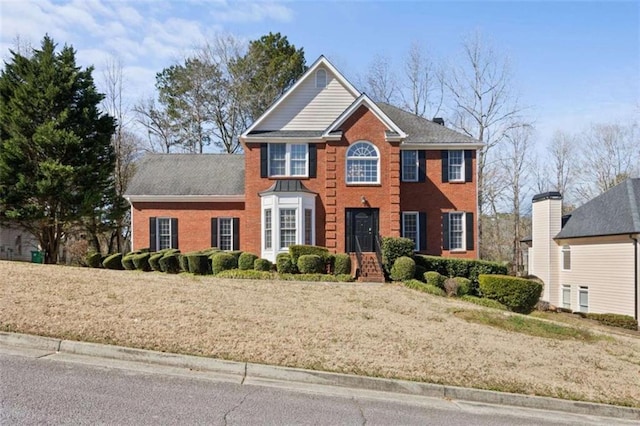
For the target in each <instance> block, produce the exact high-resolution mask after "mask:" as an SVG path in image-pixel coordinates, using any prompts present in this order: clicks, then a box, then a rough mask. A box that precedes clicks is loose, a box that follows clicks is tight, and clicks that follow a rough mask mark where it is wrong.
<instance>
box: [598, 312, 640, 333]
mask: <svg viewBox="0 0 640 426" xmlns="http://www.w3.org/2000/svg"><path fill="white" fill-rule="evenodd" d="M587 318H589V319H592V320H595V321H598V322H600V323H602V324H604V325H608V326H611V327H621V328H626V329H628V330H637V329H638V321H636V319H635V318H633V317H631V316H629V315H620V314H594V313H588V314H587Z"/></svg>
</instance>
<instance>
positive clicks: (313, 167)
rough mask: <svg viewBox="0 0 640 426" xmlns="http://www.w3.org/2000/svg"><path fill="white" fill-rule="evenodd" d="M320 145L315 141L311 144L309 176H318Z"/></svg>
mask: <svg viewBox="0 0 640 426" xmlns="http://www.w3.org/2000/svg"><path fill="white" fill-rule="evenodd" d="M317 169H318V146H317V145H316V144H314V143H310V144H309V177H310V178H314V177H317V176H318V172H317Z"/></svg>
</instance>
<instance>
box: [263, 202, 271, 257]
mask: <svg viewBox="0 0 640 426" xmlns="http://www.w3.org/2000/svg"><path fill="white" fill-rule="evenodd" d="M271 214H272V213H271V209H266V210H265V211H264V249H265V250H271V249H272V248H273V237H272V234H271V230H272V229H273V222H272V220H271Z"/></svg>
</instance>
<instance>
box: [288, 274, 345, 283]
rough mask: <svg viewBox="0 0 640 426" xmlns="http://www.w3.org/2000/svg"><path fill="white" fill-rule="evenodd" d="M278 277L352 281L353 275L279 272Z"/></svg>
mask: <svg viewBox="0 0 640 426" xmlns="http://www.w3.org/2000/svg"><path fill="white" fill-rule="evenodd" d="M278 279H280V280H283V281H313V282H329V283H335V282H351V281H353V277H352V276H351V275H345V274H342V275H330V274H278Z"/></svg>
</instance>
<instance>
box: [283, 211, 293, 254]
mask: <svg viewBox="0 0 640 426" xmlns="http://www.w3.org/2000/svg"><path fill="white" fill-rule="evenodd" d="M295 243H296V209H280V248H281V249H283V248H287V247H289V246H290V245H293V244H295Z"/></svg>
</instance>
